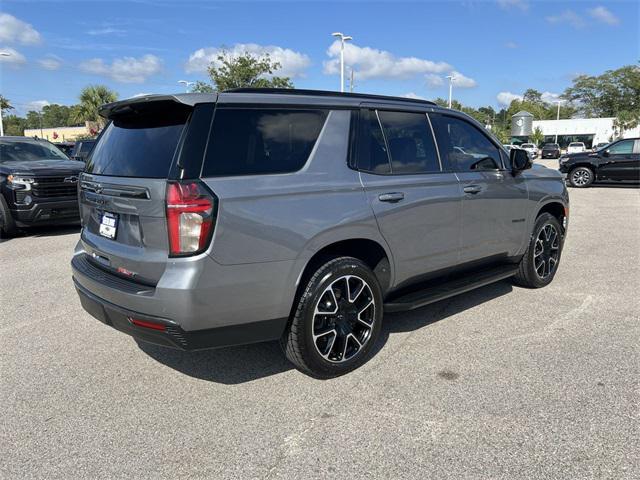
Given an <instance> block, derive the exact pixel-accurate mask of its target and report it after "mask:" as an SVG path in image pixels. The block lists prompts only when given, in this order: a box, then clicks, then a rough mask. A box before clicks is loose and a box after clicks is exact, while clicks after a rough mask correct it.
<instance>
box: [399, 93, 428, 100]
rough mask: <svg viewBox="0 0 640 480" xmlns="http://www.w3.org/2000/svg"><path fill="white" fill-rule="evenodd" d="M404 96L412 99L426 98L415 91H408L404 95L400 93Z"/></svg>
mask: <svg viewBox="0 0 640 480" xmlns="http://www.w3.org/2000/svg"><path fill="white" fill-rule="evenodd" d="M402 96H403V97H404V98H412V99H413V100H426V98H424V97H421V96H420V95H418V94H417V93H415V92H409V93H405V94H404V95H402Z"/></svg>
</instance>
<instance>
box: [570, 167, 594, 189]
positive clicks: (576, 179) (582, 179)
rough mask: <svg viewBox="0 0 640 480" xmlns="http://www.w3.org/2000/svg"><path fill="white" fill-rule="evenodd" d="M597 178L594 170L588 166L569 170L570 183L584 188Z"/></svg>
mask: <svg viewBox="0 0 640 480" xmlns="http://www.w3.org/2000/svg"><path fill="white" fill-rule="evenodd" d="M594 179H595V177H594V175H593V171H591V169H590V168H588V167H578V168H574V169H573V170H571V172H569V184H570V185H571V186H572V187H576V188H584V187H588V186H589V185H591V184H592V183H593V180H594Z"/></svg>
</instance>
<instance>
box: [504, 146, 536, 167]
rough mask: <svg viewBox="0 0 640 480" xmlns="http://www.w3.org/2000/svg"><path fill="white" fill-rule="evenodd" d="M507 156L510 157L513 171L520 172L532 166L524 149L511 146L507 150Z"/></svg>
mask: <svg viewBox="0 0 640 480" xmlns="http://www.w3.org/2000/svg"><path fill="white" fill-rule="evenodd" d="M509 158H510V159H511V167H512V169H513V172H514V173H516V172H521V171H522V170H526V169H527V168H531V166H532V162H531V159H530V158H529V154H528V153H527V151H526V150H522V149H520V148H512V149H511V152H509Z"/></svg>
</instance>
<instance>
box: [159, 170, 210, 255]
mask: <svg viewBox="0 0 640 480" xmlns="http://www.w3.org/2000/svg"><path fill="white" fill-rule="evenodd" d="M215 207H216V205H215V198H214V197H213V196H211V194H210V193H209V192H208V191H207V190H206V189H205V187H204V186H202V185H201V184H200V183H199V182H180V183H178V182H176V183H169V184H167V227H168V230H169V251H170V253H171V256H185V255H195V254H197V253H201V252H203V251H204V250H206V249H207V247H208V246H209V242H210V241H211V234H212V233H213V225H214V220H215V217H214V215H215Z"/></svg>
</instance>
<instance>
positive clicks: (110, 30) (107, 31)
mask: <svg viewBox="0 0 640 480" xmlns="http://www.w3.org/2000/svg"><path fill="white" fill-rule="evenodd" d="M85 33H86V34H87V35H92V36H100V35H115V36H117V37H122V36H124V35H126V33H127V31H126V30H122V29H121V28H114V27H104V28H94V29H92V30H87V31H86V32H85Z"/></svg>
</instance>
